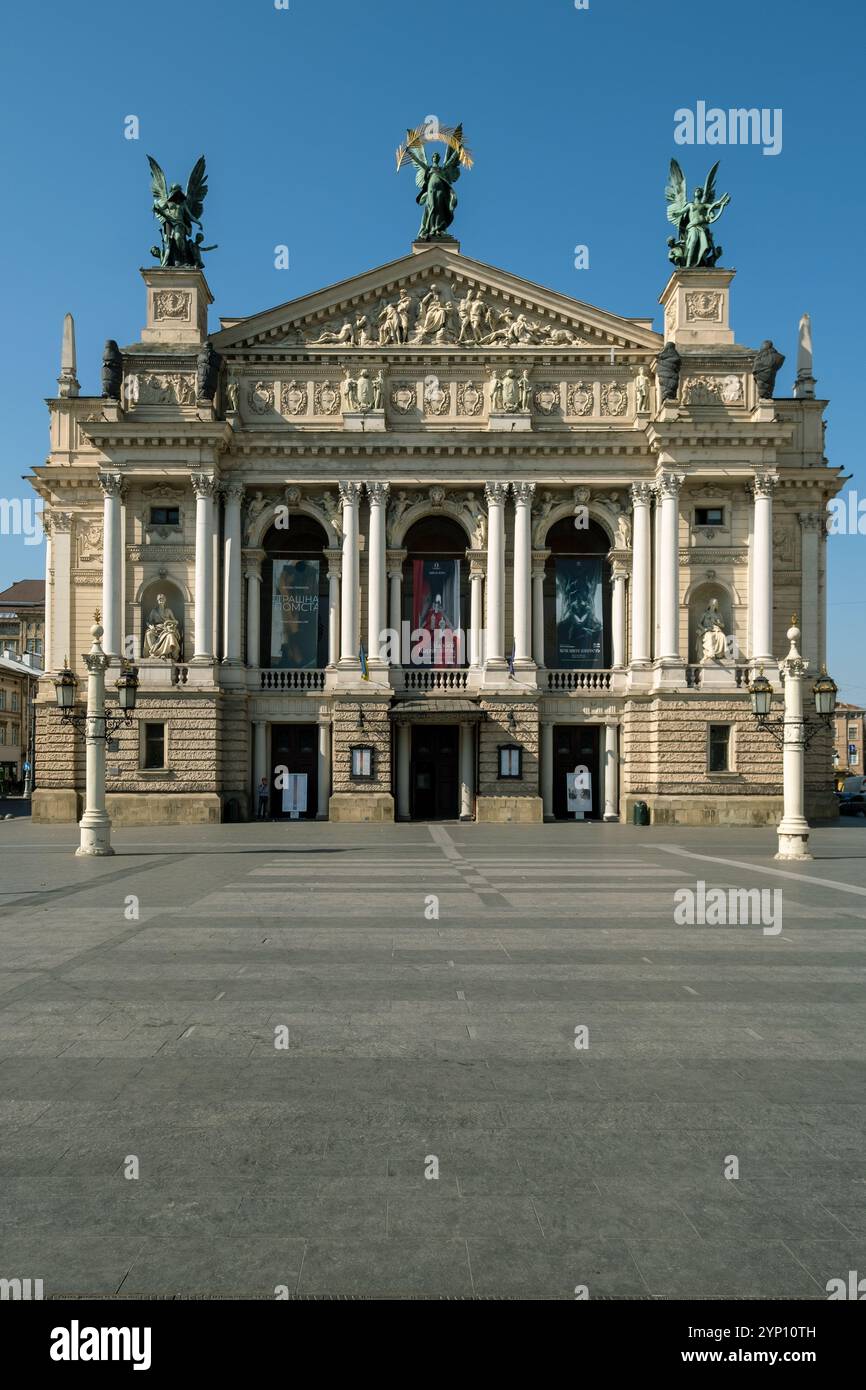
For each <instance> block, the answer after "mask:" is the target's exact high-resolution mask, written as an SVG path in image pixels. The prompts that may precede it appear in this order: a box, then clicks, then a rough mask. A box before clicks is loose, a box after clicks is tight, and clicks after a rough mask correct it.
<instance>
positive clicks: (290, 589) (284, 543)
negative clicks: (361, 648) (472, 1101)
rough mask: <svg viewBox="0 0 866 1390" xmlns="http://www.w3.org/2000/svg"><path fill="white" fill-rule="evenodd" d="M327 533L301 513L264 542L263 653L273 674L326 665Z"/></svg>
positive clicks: (275, 528) (274, 529)
mask: <svg viewBox="0 0 866 1390" xmlns="http://www.w3.org/2000/svg"><path fill="white" fill-rule="evenodd" d="M328 544H329V541H328V537H327V535H326V534H325V529H324V527H323V526H321V525H320V524H319V522H318V521H316V520H315V518H314V517H311V516H307V515H305V514H304V513H303V512H295V511H293V512H291V513H290V514H289V524H288V526H287V527H280V526H277V525H274V526H272V527H271V528H270V530H269V531H268V532H267V534H266V535H265V537H264V539H263V541H262V549H263V550H264V552H265V559H264V561H263V562H262V585H261V605H262V606H261V629H260V631H261V651H260V661H259V664H260V665H261V666H263V667H266V668H270V669H283V670H289V671H305V670H315V669H321V668H322V667H324V666H327V664H328V565H327V561H326V559H325V555H324V551H325V550H326V549H327V547H328Z"/></svg>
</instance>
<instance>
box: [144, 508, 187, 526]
mask: <svg viewBox="0 0 866 1390" xmlns="http://www.w3.org/2000/svg"><path fill="white" fill-rule="evenodd" d="M150 524H151V526H179V525H180V507H151V509H150Z"/></svg>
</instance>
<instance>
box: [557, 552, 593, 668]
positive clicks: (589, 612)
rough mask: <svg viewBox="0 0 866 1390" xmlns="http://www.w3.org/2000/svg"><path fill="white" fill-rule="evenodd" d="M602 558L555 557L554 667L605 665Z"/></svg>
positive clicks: (585, 556) (588, 556)
mask: <svg viewBox="0 0 866 1390" xmlns="http://www.w3.org/2000/svg"><path fill="white" fill-rule="evenodd" d="M602 563H603V562H602V557H601V556H600V555H580V556H569V555H557V557H556V664H557V666H560V667H563V668H565V669H574V668H577V669H584V668H586V669H592V668H594V667H599V666H602V665H603V664H604V642H603V630H604V618H603V610H602V597H603V596H602V583H603V578H602V575H603V571H602Z"/></svg>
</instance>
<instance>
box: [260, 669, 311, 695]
mask: <svg viewBox="0 0 866 1390" xmlns="http://www.w3.org/2000/svg"><path fill="white" fill-rule="evenodd" d="M260 675H261V679H262V690H324V688H325V673H324V671H321V670H317V671H314V670H305V671H288V670H285V669H283V668H282V667H277V668H275V669H274V670H264V671H261V672H260Z"/></svg>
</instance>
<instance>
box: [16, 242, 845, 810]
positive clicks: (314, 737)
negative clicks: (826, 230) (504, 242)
mask: <svg viewBox="0 0 866 1390" xmlns="http://www.w3.org/2000/svg"><path fill="white" fill-rule="evenodd" d="M142 274H143V278H144V284H145V295H146V317H145V325H144V328H143V330H142V332H141V334H140V337H139V338H138V340H137V341H135V342H133V343H131V344H130V345H129V346H127V347H125V348H123V349H122V350H121V351H118V352H117V353H116V355H115V354H113V353H112V352H110V353H109V356H108V358H107V367H106V374H105V392H104V394H103V395H102V396H100V395H93V396H85V395H82V394H80V388H79V386H78V382H77V379H76V378H75V371H74V367H73V368H70V365H69V362H68V361H67V362H66V364H65V370H64V371H62V372H61V378H60V383H61V384H60V391H59V394H58V395H57V396H56V397H55V398H53V399H51V400H50V401H49V408H50V416H51V439H50V453H49V456H48V460H47V462H46V463H45V464H44V465H41V466H39V467H37V468H35V469H34V470H33V476H32V480H31V481H32V483H33V486H34V488H35V489H36V491H37V493H38V494H39V496H40V497H41V498H42V500H43V503H44V508H45V530H46V535H47V564H46V578H47V586H48V587H47V605H46V637H45V640H46V655H47V668H48V671H49V673H50V672H54V671H56V670H57V669H58V668H59V667H60V666H61V664H62V663H63V661H64V658H65V657H66V656H67V655H68V658H69V660H70V662H71V663H72V665H73V666H74V668H75V670H76V672H77V673H78V675H79V677H81V676H82V675H83V674H84V673H83V670H82V661H81V653H83V652H84V651H86V650H87V649H88V647H89V646H90V640H91V639H90V627H91V625H92V623H93V614H94V610H96V609H99V610H100V612H101V615H102V622H103V625H104V628H105V636H104V639H103V640H104V645H105V648H106V650H107V651H108V652H109V653H111V655H112V658H113V661H114V664H115V665H118V664H119V662H120V660H121V658H122V657H124V655H126V656H131V657H134V659H135V660H136V662H137V665H138V667H139V672H140V690H139V707H138V711H137V714H136V719H135V724H134V727H132V728H131V729H129V730H122V731H121V732H120V733H119V734H118V735H117V736H116V739H115V740H114V741H113V742H112V744H111V745H110V746H109V752H108V776H109V780H108V793H109V795H108V805H109V810H110V813H111V815H112V816H113V818H114V819H115V821H116V823H119V824H135V823H145V822H155V823H160V822H175V823H177V822H193V821H210V822H214V821H218V820H220V819H221V818H223V819H225V818H235V817H239V818H244V817H248V816H250V815H251V814H254V810H255V807H254V796H255V789H256V788H257V787H258V786H259V785H260V784H261V782H262V780H264V782H265V785H266V787H267V788H268V811H269V813H270V814H272V815H274V816H278V817H286V818H292V817H294V816H299V817H304V818H319V819H326V818H331V819H333V820H344V821H345V820H348V821H352V820H381V821H387V820H391V819H393V818H397V819H401V820H405V819H433V818H451V817H454V818H456V817H461V818H464V819H472V818H475V819H478V820H486V821H540V820H542V819H545V820H548V819H550V820H553V819H564V818H568V817H570V816H572V815H573V813H574V810H575V808H576V807H577V806H578V804H580V806H582V807H584V808H585V809H586V811H587V812H588V813H589V814H590V815H592V816H595V817H603V818H604V819H605V820H625V819H630V818H631V816H632V812H633V808H634V806H635V803H636V802H639V801H642V802H646V803H647V806H648V807H649V810H650V813H651V815H652V817H653V818H654V819H655V820H656V821H658V822H670V823H680V824H700V825H717V824H723V823H726V824H767V823H771V822H774V821H775V820H776V819H777V818H778V816H779V814H780V812H781V792H782V787H781V754H780V752H779V750H778V749H777V748H776V746H775V744H774V742H773V741H772V740H771V739H770V738H769V737H768V736H767V735H766V734H764V733H761V732H760V731H758V729H757V728H756V725H755V721H754V719H753V717H752V714H751V710H750V705H749V697H748V690H747V683H748V679H749V673H750V671H751V670H754V669H755V668H756V667H758V666H760V667H762V668H763V669H764V671H765V674H767V675H768V676H770V677H771V678H772V679H773V681H774V683H776V684H777V687H778V667H777V662H778V659H779V657H780V656H782V655H784V653H785V651H786V640H785V633H786V630H787V628H788V626H789V624H790V621H791V614H792V612H794V611H796V612H797V613H798V614H799V615H800V625H801V627H802V633H803V637H802V646H803V653H804V656H805V657H806V658H807V659H808V660H809V661H810V663H812V669H814V670H816V671H817V668H818V666H819V664H820V663H821V662H822V661H823V660H824V657H825V646H826V616H825V614H826V606H825V604H826V593H825V590H826V559H825V513H826V507H827V503H828V500H829V499H830V498H831V497H832V496H833V495H834V494H835V493H836V492H837V491H838V490H839V487H840V483H839V470H838V469H836V468H834V467H831V466H830V465H829V463H828V461H827V459H826V458H825V456H824V428H823V414H824V408H825V404H826V402H824V401H822V400H820V399H817V398H816V396H815V383H814V379H813V378H812V377H811V375H810V374H809V373H808V372H807V373H805V374H803V373H801V374H800V375H799V376H798V382H797V386H796V388H795V390H794V391H793V393H792V394H788V395H784V394H781V393H779V394H776V393H773V392H772V388H771V394H773V395H774V398H773V399H767V398H765V397H766V394H767V393H766V392H764V393H762V391H761V390H760V389H759V379H756V377H755V376H754V375H753V367H754V365H755V358H756V349H755V348H754V347H750V346H746V345H743V344H740V343H738V342H737V341H736V340H735V334H734V329H733V327H732V326H731V318H730V300H731V284H732V281H733V278H734V272H733V271H730V270H720V269H697V270H676V271H674V272H673V273H672V274H671V276H670V278H669V280H668V282H667V284H666V285H665V286H664V289H663V291H662V294H661V300H660V302H661V305H662V313H663V316H664V332H663V334H661V333H659V332H657V331H656V330H655V329H654V328H653V320H652V316H651V315H652V305H651V303H650V302H649V300H648V302H647V305H646V306H645V307H644V316H643V317H641V316H638V317H628V316H624V315H622V314H620V313H618V312H612V311H611V310H608V309H600V308H595V307H592V306H590V305H588V304H584V303H582V302H580V301H578V300H575V299H572V298H569V297H568V296H566V295H563V294H561V293H558V292H554V291H552V290H549V289H545V288H543V287H542V286H540V285H537V284H534V283H532V282H531V281H530V280H527V279H524V278H522V277H521V276H519V275H516V274H514V273H513V272H511V271H506V270H502V269H499V268H496V267H494V266H490V265H486V264H483V263H481V262H479V261H477V260H474V259H472V258H470V257H469V256H465V255H463V254H462V252H461V250H460V247H459V245H458V243H456V242H447V241H446V242H441V243H433V244H430V243H425V244H416V245H415V246H414V247H413V249H412V251H411V253H410V254H408V255H406V256H404V257H401V258H400V259H398V260H395V261H391V262H389V263H388V264H385V265H381V266H378V267H376V268H374V269H371V270H366V271H362V272H361V273H359V274H358V275H356V276H354V277H353V278H351V279H349V280H345V281H342V282H340V283H338V284H335V285H331V286H329V287H327V288H325V289H322V290H319V291H318V292H316V293H313V294H308V295H305V296H303V297H302V298H300V299H297V300H294V301H292V302H290V303H287V304H281V305H278V306H277V307H276V308H267V309H265V310H263V311H256V312H253V313H250V312H249V310H248V309H247V310H246V312H244V313H243V314H242V315H233V316H228V317H223V318H221V319H220V321H219V326H218V327H217V326H215V325H214V326H211V327H209V324H208V311H209V307H210V305H211V301H212V296H211V292H210V289H209V287H208V284H207V281H206V279H205V276H204V274H203V273H202V272H201V271H200V270H194V269H159V268H154V269H148V270H145V271H143V272H142ZM794 307H795V306H792V323H793V317H794V316H793V309H794ZM784 327H785V325H781V326H778V325H777V326H776V328H777V330H778V329H779V328H782V329H783V328H784ZM106 328H107V329H108V330H109V331H115V332H116V331H117V326H116V325H111V324H109V325H106ZM665 343H672V344H674V345H675V347H676V353H675V354H674V356H675V357H676V356H678V358H679V367H678V369H676V370H675V374H674V380H673V386H672V387H671V378H670V367H669V365H666V366H665V367H664V368H659V367H658V366H657V361H658V357H659V354H660V352H661V350H662V348H663V347H664V345H665ZM668 358H670V354H668ZM761 380H765V378H761ZM37 727H38V732H37V745H38V759H39V765H40V786H39V789H38V790H37V792H36V794H35V796H34V803H33V811H34V817H35V818H36V819H37V820H54V819H62V820H70V821H71V820H74V819H76V818H77V817H78V815H79V814H80V810H81V803H82V790H83V778H84V761H83V747H82V742H81V740H80V739H79V738H78V737H77V736H76V735H74V734H73V733H72V731H71V730H69V729H68V728H62V727H60V725H59V720H58V715H57V712H56V710H55V708H54V695H53V689H52V686H51V682H50V679H48V678H46V680H45V681H43V684H42V688H41V691H40V697H39V702H38V726H37ZM830 742H831V740H830V735H829V734H828V735H827V737H826V738H824V739H821V738H819V739H816V741H815V743H814V744H813V745H812V748H811V749H810V752H809V755H808V760H807V812H808V813H810V814H812V815H821V814H825V813H826V814H833V810H834V807H833V796H832V792H833V778H832V770H831V752H830ZM575 773H579V775H580V778H581V781H582V784H583V785H585V786H586V785H587V784H588V792H589V795H588V798H587V799H586V800H585V801H583V802H581V803H578V802H577V801H576V800H575V799H574V777H575Z"/></svg>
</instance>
